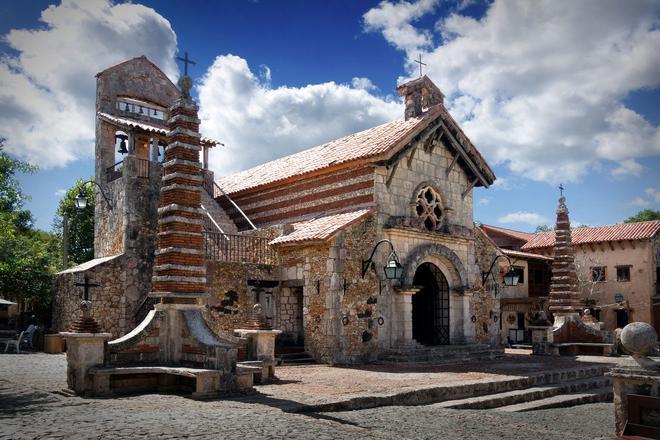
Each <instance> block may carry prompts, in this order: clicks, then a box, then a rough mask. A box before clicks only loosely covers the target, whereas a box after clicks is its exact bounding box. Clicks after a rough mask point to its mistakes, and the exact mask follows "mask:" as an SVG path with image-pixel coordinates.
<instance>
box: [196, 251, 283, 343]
mask: <svg viewBox="0 0 660 440" xmlns="http://www.w3.org/2000/svg"><path fill="white" fill-rule="evenodd" d="M277 275H278V273H277V270H276V269H275V268H273V266H267V265H263V264H251V263H222V262H217V261H207V262H206V280H207V281H206V282H207V289H208V293H209V299H208V305H209V307H210V314H211V316H212V317H213V321H214V322H213V324H211V323H209V324H210V325H211V326H212V330H214V331H215V332H216V333H217V332H219V331H223V332H227V333H230V334H231V333H232V332H233V330H234V329H236V328H240V327H241V325H242V324H243V323H244V322H245V321H246V320H247V319H248V318H249V314H250V312H251V310H252V306H253V305H254V304H252V295H251V288H250V286H249V285H248V280H263V281H277V279H278V277H277ZM273 294H274V296H277V289H275V291H274V292H273Z"/></svg>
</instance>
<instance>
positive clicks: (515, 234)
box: [481, 225, 534, 241]
mask: <svg viewBox="0 0 660 440" xmlns="http://www.w3.org/2000/svg"><path fill="white" fill-rule="evenodd" d="M481 229H482V230H484V231H485V232H486V233H488V231H494V232H499V233H500V234H505V235H509V236H511V237H515V238H519V239H521V240H525V241H528V240H531V238H532V237H533V236H534V234H530V233H528V232H522V231H515V230H513V229H507V228H500V227H498V226H491V225H481Z"/></svg>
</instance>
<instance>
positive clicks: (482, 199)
mask: <svg viewBox="0 0 660 440" xmlns="http://www.w3.org/2000/svg"><path fill="white" fill-rule="evenodd" d="M489 203H490V199H489V198H487V197H480V198H479V200H477V205H479V206H486V205H488V204H489Z"/></svg>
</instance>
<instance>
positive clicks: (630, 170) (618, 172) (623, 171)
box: [612, 159, 644, 177]
mask: <svg viewBox="0 0 660 440" xmlns="http://www.w3.org/2000/svg"><path fill="white" fill-rule="evenodd" d="M643 170H644V167H643V166H642V165H640V164H639V163H637V161H635V159H627V160H624V161H622V162H621V163H619V166H617V167H616V168H614V169H613V170H612V175H613V176H614V177H623V176H639V175H640V174H642V171H643Z"/></svg>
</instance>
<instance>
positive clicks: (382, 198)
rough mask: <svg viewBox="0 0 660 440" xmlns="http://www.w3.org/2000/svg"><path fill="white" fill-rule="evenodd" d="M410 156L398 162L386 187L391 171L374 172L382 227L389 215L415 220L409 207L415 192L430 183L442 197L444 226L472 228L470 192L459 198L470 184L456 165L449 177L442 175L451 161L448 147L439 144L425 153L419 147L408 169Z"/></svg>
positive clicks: (375, 195) (380, 170) (380, 169)
mask: <svg viewBox="0 0 660 440" xmlns="http://www.w3.org/2000/svg"><path fill="white" fill-rule="evenodd" d="M410 154H411V153H408V154H407V155H405V156H404V157H403V158H401V160H400V161H399V164H398V166H397V167H396V170H395V171H394V176H393V177H392V179H391V181H390V184H389V186H388V185H387V184H386V182H387V179H388V176H389V173H390V172H391V170H389V169H387V168H386V167H384V166H380V167H377V168H376V170H375V175H374V185H375V192H374V197H375V201H376V203H377V204H378V208H379V222H380V223H381V224H385V223H386V222H387V220H388V218H389V217H390V216H395V217H415V216H416V215H415V212H414V209H415V206H414V204H412V205H411V202H413V201H414V197H415V196H416V194H414V193H415V190H416V189H417V188H418V186H419V185H420V184H422V183H424V182H427V183H432V184H433V186H434V187H435V188H436V189H437V190H438V192H439V193H440V195H441V197H442V201H443V204H444V210H443V214H444V216H445V223H446V224H448V225H460V226H463V227H465V228H472V222H473V217H472V215H473V213H472V191H470V192H469V193H468V194H466V196H465V198H463V196H462V194H463V191H465V189H466V188H467V187H468V185H469V182H468V178H467V175H466V174H465V171H464V170H463V169H462V168H461V167H460V166H459V165H458V164H455V165H454V167H453V168H452V170H451V172H450V173H449V175H448V176H447V175H446V174H445V170H446V169H447V168H448V167H449V165H450V164H451V162H452V160H453V156H452V155H451V153H450V152H449V151H448V150H447V148H445V147H444V145H439V146H437V147H435V148H434V149H433V150H432V151H431V152H427V151H424V149H423V148H422V147H421V146H419V147H417V148H416V149H415V151H414V156H413V160H412V162H410V166H408V157H409V155H410Z"/></svg>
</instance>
